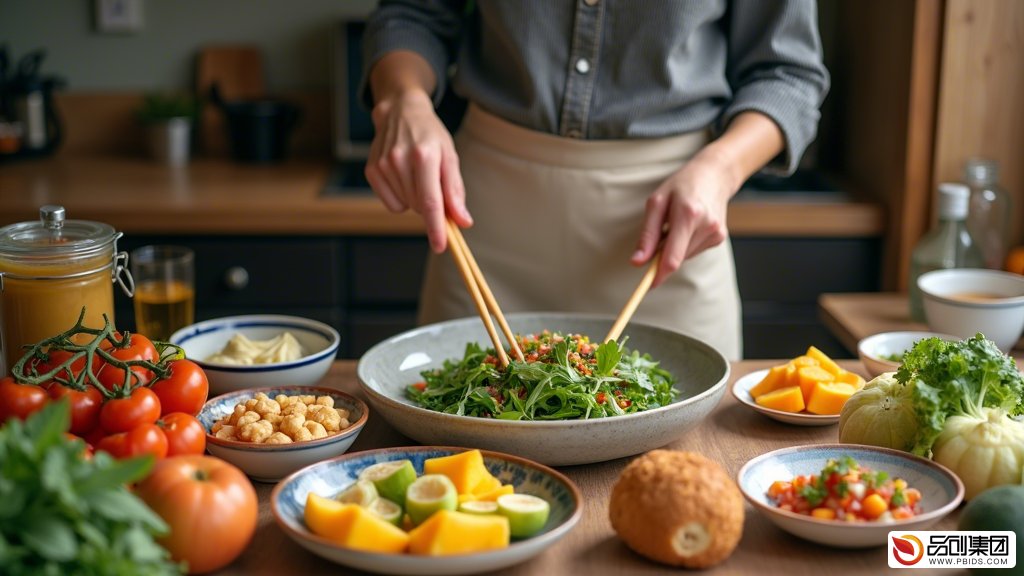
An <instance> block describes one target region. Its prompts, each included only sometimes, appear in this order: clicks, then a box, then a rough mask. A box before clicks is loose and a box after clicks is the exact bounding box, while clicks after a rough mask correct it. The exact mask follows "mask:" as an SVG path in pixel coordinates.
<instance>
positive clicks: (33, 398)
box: [0, 376, 50, 424]
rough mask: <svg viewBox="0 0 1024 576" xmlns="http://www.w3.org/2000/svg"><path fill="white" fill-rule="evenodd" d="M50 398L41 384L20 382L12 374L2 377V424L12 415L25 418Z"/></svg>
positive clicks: (0, 384)
mask: <svg viewBox="0 0 1024 576" xmlns="http://www.w3.org/2000/svg"><path fill="white" fill-rule="evenodd" d="M49 399H50V397H49V396H48V395H47V394H46V390H43V389H42V388H40V387H39V386H32V385H29V384H18V383H17V382H15V381H14V378H12V377H11V376H6V377H4V378H0V424H3V423H4V422H6V421H7V419H8V418H10V417H12V416H13V417H15V418H20V419H22V420H24V419H25V418H26V417H27V416H28V415H29V414H31V413H33V412H35V411H36V410H39V409H40V408H42V407H43V406H45V405H46V402H47V401H48V400H49Z"/></svg>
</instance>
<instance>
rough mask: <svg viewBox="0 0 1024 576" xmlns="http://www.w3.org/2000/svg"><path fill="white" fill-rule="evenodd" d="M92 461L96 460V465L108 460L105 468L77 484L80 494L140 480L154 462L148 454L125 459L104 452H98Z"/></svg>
mask: <svg viewBox="0 0 1024 576" xmlns="http://www.w3.org/2000/svg"><path fill="white" fill-rule="evenodd" d="M94 461H95V462H97V465H99V464H100V463H102V462H109V464H108V467H107V468H106V469H101V470H97V471H96V472H95V473H93V474H92V475H91V476H90V477H89V478H88V479H87V480H85V481H83V482H82V483H81V484H80V485H79V486H78V491H79V493H80V494H82V495H85V494H87V493H89V492H93V491H95V490H105V489H107V488H108V487H110V486H119V485H121V484H127V483H129V482H134V481H135V480H141V479H142V478H143V477H145V476H146V474H147V473H148V472H149V470H150V468H152V467H153V463H154V462H155V460H154V458H153V457H152V456H149V455H147V456H144V457H141V458H130V459H127V460H113V459H111V458H110V456H109V455H107V454H106V453H105V452H98V453H97V454H96V460H94Z"/></svg>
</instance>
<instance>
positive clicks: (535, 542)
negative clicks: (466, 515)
mask: <svg viewBox="0 0 1024 576" xmlns="http://www.w3.org/2000/svg"><path fill="white" fill-rule="evenodd" d="M465 450H466V449H465V448H448V447H440V446H414V447H408V448H383V449H380V450H366V451H363V452H353V453H352V454H346V455H345V456H342V457H340V458H334V459H332V460H329V461H327V462H320V463H318V464H315V465H313V466H309V467H308V468H304V469H302V470H299V471H298V472H296V473H295V474H292V475H291V476H289V477H288V478H285V479H284V480H283V481H282V482H281V483H280V484H278V485H277V487H276V488H274V492H273V493H272V494H271V495H270V509H271V511H273V513H274V519H275V520H277V525H278V526H280V527H281V529H282V530H283V531H284V533H285V534H287V535H288V537H289V538H291V539H292V540H294V541H295V542H297V543H298V544H299V545H300V546H302V547H303V548H305V549H307V550H309V551H310V552H313V553H314V554H316V555H317V556H320V557H322V558H326V559H328V560H330V561H331V562H336V563H338V564H341V565H343V566H348V567H350V568H356V569H359V570H367V571H370V572H376V573H378V574H396V575H406V576H454V575H456V574H477V573H480V572H492V571H494V570H499V569H501V568H506V567H508V566H513V565H515V564H520V563H522V562H525V561H527V560H529V559H530V558H533V557H535V556H537V555H538V554H540V553H541V552H543V551H544V550H546V549H547V548H548V547H550V546H552V545H553V544H555V543H556V542H558V541H559V540H561V539H562V537H564V536H565V535H566V534H568V533H569V531H570V530H572V529H573V527H574V526H576V524H577V523H578V522H579V520H580V517H582V516H583V498H582V496H581V495H580V491H579V489H578V488H577V487H576V485H575V484H573V482H572V480H569V479H568V478H566V477H565V476H563V475H562V474H560V473H559V472H557V471H555V470H552V469H551V468H548V467H547V466H541V465H540V464H537V463H536V462H530V461H529V460H525V459H523V458H518V457H516V456H511V455H508V454H499V453H497V452H489V451H482V452H483V457H484V465H485V466H487V468H488V470H489V471H490V472H491V474H493V475H494V476H495V477H496V478H498V479H499V480H501V482H502V484H512V485H513V486H514V487H515V491H516V493H517V494H530V495H533V496H537V497H540V498H543V499H544V500H546V501H547V502H548V504H549V505H550V506H551V513H550V515H549V516H548V522H547V524H546V525H545V526H544V528H542V529H541V531H540V533H538V534H535V535H533V536H531V537H529V538H523V539H514V540H512V542H511V544H509V546H508V547H507V548H503V549H500V550H491V551H488V552H478V553H474V554H459V555H455V556H440V557H437V556H434V557H432V556H416V555H412V554H378V553H372V552H363V551H360V550H353V549H351V548H344V547H342V546H339V545H337V544H335V543H334V542H331V541H330V540H328V539H326V538H323V537H321V536H318V535H316V534H313V533H312V532H310V531H309V529H308V528H307V527H306V522H305V519H304V515H305V507H306V498H307V497H308V495H309V493H310V492H314V493H316V494H319V495H321V496H328V497H332V496H334V495H336V494H338V493H339V492H340V491H341V490H343V489H344V488H346V487H347V486H349V485H350V484H352V483H353V482H355V481H356V478H357V477H358V476H359V472H361V471H362V470H363V469H365V468H367V467H368V466H372V465H374V464H378V463H380V462H391V461H395V460H410V461H412V465H413V467H415V468H416V471H417V473H422V472H423V462H424V461H425V460H426V459H428V458H437V457H442V456H450V455H452V454H457V453H459V452H464V451H465ZM338 573H339V574H345V573H346V572H345V571H339V572H338Z"/></svg>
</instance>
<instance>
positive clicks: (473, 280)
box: [445, 219, 661, 367]
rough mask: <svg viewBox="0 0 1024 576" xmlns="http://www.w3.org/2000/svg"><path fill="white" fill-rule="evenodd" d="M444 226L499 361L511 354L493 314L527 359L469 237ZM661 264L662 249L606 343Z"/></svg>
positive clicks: (623, 324)
mask: <svg viewBox="0 0 1024 576" xmlns="http://www.w3.org/2000/svg"><path fill="white" fill-rule="evenodd" d="M445 225H446V227H447V230H448V244H449V246H450V247H451V251H452V256H453V257H454V258H455V264H456V265H457V266H458V268H459V273H460V274H462V280H463V282H465V283H466V289H468V290H469V295H470V296H471V297H472V298H473V304H475V305H476V311H477V313H479V314H480V319H481V320H483V322H484V327H485V328H487V334H488V335H489V336H490V337H491V342H493V343H494V350H495V351H496V352H497V354H498V360H499V361H501V365H502V367H507V366H508V362H509V360H508V354H506V353H505V347H504V346H502V344H501V339H500V338H499V337H498V332H497V330H495V329H494V323H493V322H491V314H493V315H494V317H495V318H497V319H498V325H499V326H501V331H502V332H503V333H504V334H505V339H506V340H508V343H509V346H510V347H511V348H512V352H513V353H515V355H516V359H517V360H519V361H520V362H525V359H524V358H523V351H522V350H520V349H519V344H518V343H517V342H516V338H515V335H514V334H513V333H512V330H511V329H510V328H509V327H508V322H506V321H505V315H504V314H502V312H501V308H500V307H499V306H498V301H497V300H495V299H494V294H493V293H492V292H491V288H490V286H488V285H487V281H486V280H484V275H483V274H482V273H481V272H480V267H479V266H478V265H477V263H476V258H474V257H473V253H472V252H470V251H469V245H468V244H466V239H465V238H464V237H463V236H462V230H460V229H459V227H458V226H457V225H456V224H455V223H454V222H452V221H451V219H446V220H445ZM660 263H661V250H659V251H658V252H657V253H656V254H655V255H654V258H652V259H651V264H650V266H648V268H647V271H646V272H645V273H644V276H643V278H641V279H640V284H639V285H638V286H637V287H636V290H634V291H633V295H632V296H630V297H629V301H627V302H626V306H625V307H623V309H622V312H621V313H619V317H618V318H617V319H616V320H615V324H612V328H611V330H609V331H608V335H607V336H605V337H604V341H605V342H608V341H609V340H618V338H619V336H621V335H622V330H623V329H624V328H625V327H626V324H629V319H630V318H632V317H633V313H634V312H636V308H637V306H639V305H640V301H641V300H643V298H644V296H645V295H647V291H648V290H650V288H651V284H652V283H654V276H655V275H656V274H657V272H658V265H659V264H660Z"/></svg>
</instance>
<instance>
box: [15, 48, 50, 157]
mask: <svg viewBox="0 0 1024 576" xmlns="http://www.w3.org/2000/svg"><path fill="white" fill-rule="evenodd" d="M45 57H46V52H45V51H43V50H35V51H33V52H30V53H28V54H26V55H25V56H23V57H22V58H21V60H19V61H18V65H17V66H16V67H14V69H13V70H12V69H9V68H8V64H9V62H10V61H9V59H8V52H7V47H6V46H3V47H0V121H3V120H5V119H6V121H7V122H9V123H12V124H13V125H16V126H18V128H19V135H20V138H19V142H18V145H17V146H16V147H15V149H13V150H7V151H6V154H0V155H6V156H11V157H31V156H45V155H48V154H51V153H53V152H54V151H55V150H56V149H57V146H59V145H60V142H61V140H62V139H63V129H62V126H61V122H60V116H59V115H58V114H57V109H56V106H55V105H54V102H53V92H54V90H55V89H57V88H60V87H63V86H64V80H63V79H61V78H58V77H55V76H42V75H40V73H39V69H40V67H41V66H42V63H43V59H44V58H45Z"/></svg>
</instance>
